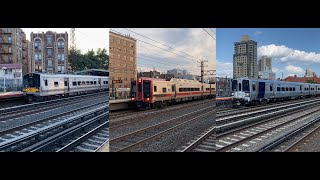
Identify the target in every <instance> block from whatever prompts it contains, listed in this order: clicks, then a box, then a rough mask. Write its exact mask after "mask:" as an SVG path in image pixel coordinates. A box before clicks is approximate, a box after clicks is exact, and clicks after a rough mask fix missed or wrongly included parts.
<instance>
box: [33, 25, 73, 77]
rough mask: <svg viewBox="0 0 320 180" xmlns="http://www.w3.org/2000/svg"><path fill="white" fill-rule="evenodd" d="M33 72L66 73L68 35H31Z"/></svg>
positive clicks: (50, 33)
mask: <svg viewBox="0 0 320 180" xmlns="http://www.w3.org/2000/svg"><path fill="white" fill-rule="evenodd" d="M30 36H31V42H32V51H33V54H34V55H33V58H32V66H31V67H32V72H47V73H66V71H67V69H68V67H67V65H68V33H67V32H65V33H56V32H52V31H47V32H46V33H44V32H42V33H33V32H32V33H31V35H30Z"/></svg>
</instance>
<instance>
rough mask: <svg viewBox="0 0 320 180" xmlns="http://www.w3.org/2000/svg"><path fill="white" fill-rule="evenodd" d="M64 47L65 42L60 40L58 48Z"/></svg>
mask: <svg viewBox="0 0 320 180" xmlns="http://www.w3.org/2000/svg"><path fill="white" fill-rule="evenodd" d="M63 48H64V42H63V41H58V49H63Z"/></svg>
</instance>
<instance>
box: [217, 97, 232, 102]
mask: <svg viewBox="0 0 320 180" xmlns="http://www.w3.org/2000/svg"><path fill="white" fill-rule="evenodd" d="M231 100H232V97H217V98H216V101H231Z"/></svg>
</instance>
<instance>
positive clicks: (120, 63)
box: [109, 32, 137, 99]
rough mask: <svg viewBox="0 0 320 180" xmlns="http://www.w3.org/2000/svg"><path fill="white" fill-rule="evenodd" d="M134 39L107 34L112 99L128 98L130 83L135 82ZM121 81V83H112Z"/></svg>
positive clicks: (135, 50) (135, 52)
mask: <svg viewBox="0 0 320 180" xmlns="http://www.w3.org/2000/svg"><path fill="white" fill-rule="evenodd" d="M136 44H137V43H136V39H134V38H132V37H130V36H127V35H122V34H117V33H114V32H109V52H110V53H109V54H110V56H109V87H110V97H111V98H112V99H125V98H129V97H130V86H131V81H134V80H137V58H136V57H137V48H136ZM112 80H122V83H112Z"/></svg>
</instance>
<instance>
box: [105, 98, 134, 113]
mask: <svg viewBox="0 0 320 180" xmlns="http://www.w3.org/2000/svg"><path fill="white" fill-rule="evenodd" d="M130 101H131V100H130V99H117V100H110V101H109V109H110V111H115V110H122V109H128V108H129V102H130Z"/></svg>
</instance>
